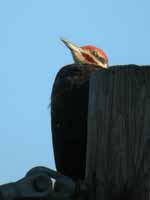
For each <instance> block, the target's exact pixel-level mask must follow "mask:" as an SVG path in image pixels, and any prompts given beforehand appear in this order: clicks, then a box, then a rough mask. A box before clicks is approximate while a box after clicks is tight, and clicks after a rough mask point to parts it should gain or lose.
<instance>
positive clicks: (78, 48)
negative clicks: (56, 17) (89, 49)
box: [60, 38, 81, 53]
mask: <svg viewBox="0 0 150 200" xmlns="http://www.w3.org/2000/svg"><path fill="white" fill-rule="evenodd" d="M60 40H61V41H62V42H63V43H64V44H65V45H66V46H67V47H68V48H69V49H70V50H71V51H72V52H78V53H81V49H80V47H78V46H76V45H75V44H73V43H71V42H69V41H67V40H65V39H64V38H60Z"/></svg>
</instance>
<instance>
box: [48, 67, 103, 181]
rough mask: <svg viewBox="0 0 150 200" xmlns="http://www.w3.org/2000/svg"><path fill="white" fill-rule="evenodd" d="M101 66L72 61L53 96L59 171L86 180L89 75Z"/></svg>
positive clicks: (61, 74) (65, 69) (58, 80)
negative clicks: (73, 62)
mask: <svg viewBox="0 0 150 200" xmlns="http://www.w3.org/2000/svg"><path fill="white" fill-rule="evenodd" d="M99 68H100V67H99V66H96V65H87V64H84V65H80V64H72V65H68V66H65V67H63V68H62V69H61V70H60V71H59V72H58V74H57V76H56V79H55V82H54V85H53V89H52V95H51V124H52V139H53V149H54V157H55V162H56V168H57V170H58V171H59V172H60V173H62V174H64V175H66V176H70V177H71V178H73V179H74V180H78V179H83V178H84V176H85V164H86V142H87V114H88V95H89V77H90V75H91V73H92V72H93V71H96V70H98V69H99Z"/></svg>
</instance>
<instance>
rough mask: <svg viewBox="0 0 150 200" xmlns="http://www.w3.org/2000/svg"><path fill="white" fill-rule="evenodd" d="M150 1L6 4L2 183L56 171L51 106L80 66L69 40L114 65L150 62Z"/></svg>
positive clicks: (0, 54)
mask: <svg viewBox="0 0 150 200" xmlns="http://www.w3.org/2000/svg"><path fill="white" fill-rule="evenodd" d="M149 7H150V2H149V0H142V1H141V0H132V1H131V0H126V1H120V0H105V1H101V0H93V1H91V0H76V1H71V0H63V1H61V0H55V1H52V0H13V1H12V0H5V1H4V0H0V136H1V137H0V138H1V139H0V156H1V162H0V163H1V164H0V184H2V183H6V182H10V181H15V180H17V179H19V178H21V177H23V176H24V174H25V173H26V172H27V171H28V170H29V169H30V168H32V167H34V166H37V165H44V166H47V167H51V168H54V166H55V165H54V159H53V150H52V143H51V130H50V114H49V108H48V105H49V101H50V93H51V88H52V84H53V81H54V78H55V75H56V73H57V72H58V70H59V69H60V68H61V67H62V66H63V65H66V64H69V63H72V58H71V55H70V52H69V51H68V50H67V49H66V47H65V46H64V45H63V44H61V42H60V41H59V37H61V36H63V37H65V38H67V39H68V40H70V41H72V42H74V43H76V44H78V45H87V44H92V45H95V46H97V47H100V48H102V49H103V50H104V51H105V52H106V53H107V55H108V57H109V63H110V65H113V64H127V63H134V64H148V63H149V59H150V51H149V48H150V44H149V43H150V42H149V36H150V23H149V19H150V12H149Z"/></svg>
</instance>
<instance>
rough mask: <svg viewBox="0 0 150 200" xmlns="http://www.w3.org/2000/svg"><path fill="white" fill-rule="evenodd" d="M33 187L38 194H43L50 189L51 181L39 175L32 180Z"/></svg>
mask: <svg viewBox="0 0 150 200" xmlns="http://www.w3.org/2000/svg"><path fill="white" fill-rule="evenodd" d="M34 187H35V189H36V190H37V191H38V192H44V191H46V190H48V189H49V188H51V180H50V178H49V177H48V176H45V175H39V176H38V177H37V178H36V179H35V180H34Z"/></svg>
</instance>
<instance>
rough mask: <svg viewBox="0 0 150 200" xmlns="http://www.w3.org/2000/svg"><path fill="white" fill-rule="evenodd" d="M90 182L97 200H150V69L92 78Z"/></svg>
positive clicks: (120, 69) (118, 68)
mask: <svg viewBox="0 0 150 200" xmlns="http://www.w3.org/2000/svg"><path fill="white" fill-rule="evenodd" d="M86 179H87V180H88V182H89V183H90V184H92V186H93V190H92V193H91V198H90V199H91V200H95V199H96V200H98V199H100V200H106V199H109V200H111V199H115V200H119V199H120V200H121V199H132V200H148V199H150V67H148V66H143V67H140V66H135V65H128V66H116V67H115V66H114V67H112V68H109V69H107V70H100V71H98V72H95V73H94V74H93V75H92V77H91V81H90V92H89V116H88V143H87V168H86Z"/></svg>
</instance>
